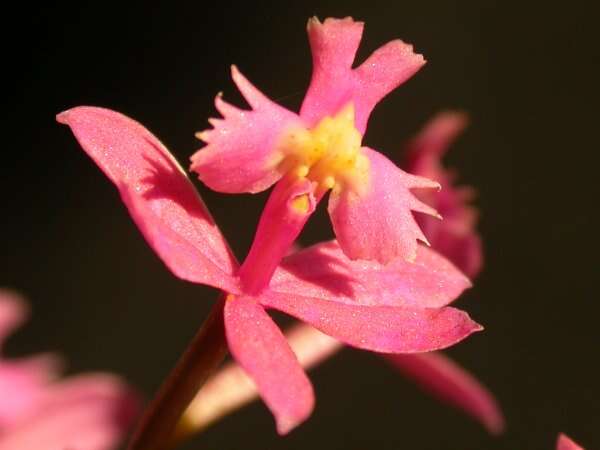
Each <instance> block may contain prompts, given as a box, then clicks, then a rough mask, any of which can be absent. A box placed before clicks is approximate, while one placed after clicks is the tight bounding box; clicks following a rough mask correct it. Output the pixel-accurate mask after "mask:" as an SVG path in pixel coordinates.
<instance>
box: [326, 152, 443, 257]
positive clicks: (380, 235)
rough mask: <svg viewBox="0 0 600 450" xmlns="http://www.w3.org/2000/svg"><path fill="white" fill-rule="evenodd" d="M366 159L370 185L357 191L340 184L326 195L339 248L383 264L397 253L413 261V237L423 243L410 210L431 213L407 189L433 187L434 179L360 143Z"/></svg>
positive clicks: (414, 246)
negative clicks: (403, 167)
mask: <svg viewBox="0 0 600 450" xmlns="http://www.w3.org/2000/svg"><path fill="white" fill-rule="evenodd" d="M363 151H364V153H365V155H366V156H367V157H368V158H369V161H370V170H369V185H368V188H367V190H366V192H364V193H362V194H360V195H359V194H357V193H355V192H354V191H352V190H349V189H344V190H341V191H340V192H335V191H334V192H332V193H331V196H330V197H329V215H330V216H331V221H332V223H333V229H334V231H335V235H336V237H337V240H338V242H339V243H340V246H341V247H342V249H343V250H344V253H346V255H348V256H349V257H350V258H351V259H368V260H376V261H379V262H380V263H383V264H387V263H389V262H390V261H392V260H394V259H396V258H404V259H407V260H409V261H414V259H415V258H416V256H417V240H420V241H422V242H427V239H426V238H425V236H424V235H423V233H422V232H421V229H420V228H419V225H418V224H417V222H416V221H415V218H414V217H413V215H412V212H411V210H412V211H418V212H422V213H425V214H430V215H436V213H435V211H434V210H433V209H432V208H430V207H428V206H427V205H425V204H424V203H422V202H421V201H419V200H417V198H416V197H415V196H414V195H413V194H412V192H411V191H410V189H415V188H436V187H439V185H438V184H437V183H436V182H433V181H430V180H427V179H426V178H421V177H417V176H414V175H410V174H408V173H406V172H403V171H402V170H400V169H399V168H398V167H396V165H395V164H394V163H392V162H391V161H390V160H389V159H387V158H386V157H385V156H383V155H382V154H380V153H378V152H376V151H375V150H372V149H370V148H367V147H364V148H363Z"/></svg>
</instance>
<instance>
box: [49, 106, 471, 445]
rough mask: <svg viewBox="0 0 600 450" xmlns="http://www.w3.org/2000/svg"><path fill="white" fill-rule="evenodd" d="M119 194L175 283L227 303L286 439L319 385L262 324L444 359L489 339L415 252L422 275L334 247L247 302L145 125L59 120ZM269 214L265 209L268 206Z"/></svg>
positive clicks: (206, 223) (322, 248) (452, 276)
mask: <svg viewBox="0 0 600 450" xmlns="http://www.w3.org/2000/svg"><path fill="white" fill-rule="evenodd" d="M58 120H59V121H60V122H62V123H66V124H68V125H69V126H70V127H71V129H72V130H73V132H74V134H75V136H76V137H77V139H78V140H79V142H80V144H81V145H82V147H83V149H84V150H85V151H86V152H87V153H88V154H89V155H90V156H91V157H92V158H93V160H94V161H95V162H96V163H97V164H98V165H99V167H100V168H101V169H102V170H103V171H104V173H105V174H106V175H107V176H108V177H109V178H110V179H111V180H112V181H113V182H114V183H115V184H116V185H117V187H118V188H119V191H120V193H121V197H122V199H123V201H124V202H125V204H126V206H127V208H128V209H129V212H130V214H131V216H132V217H133V219H134V221H135V222H136V224H137V225H138V227H139V228H140V230H141V231H142V233H143V235H144V236H145V238H146V240H147V242H148V243H149V244H150V246H151V247H152V248H153V249H154V250H155V251H156V252H157V254H158V255H159V256H160V257H161V259H162V260H163V262H164V263H165V264H166V265H167V266H168V267H169V268H170V269H171V271H172V272H173V273H174V274H175V275H176V276H178V277H180V278H182V279H184V280H188V281H192V282H195V283H201V284H207V285H211V286H214V287H217V288H219V289H221V290H223V291H225V292H226V293H227V295H228V301H226V303H225V312H224V314H225V328H226V334H227V340H228V343H229V347H230V350H231V353H232V354H233V356H234V358H235V359H236V360H237V361H238V362H239V363H240V365H241V366H242V367H243V368H244V370H245V371H246V373H247V374H248V375H249V376H250V377H251V378H252V379H253V380H254V382H255V383H256V385H257V386H258V389H259V391H260V393H261V396H262V398H263V400H264V401H265V403H266V404H267V406H269V408H270V409H271V411H272V412H273V413H274V415H275V417H276V420H277V427H278V430H279V432H280V433H286V432H287V431H289V430H290V429H291V428H293V427H294V426H296V425H298V424H299V423H301V422H302V421H303V420H304V419H306V417H308V415H309V414H310V412H311V411H312V408H313V404H314V396H313V391H312V387H311V385H310V382H309V381H308V379H307V377H306V375H305V374H304V371H303V370H302V368H301V366H300V365H299V363H298V361H297V360H296V357H295V355H294V353H293V351H292V350H291V349H290V347H289V345H288V344H287V342H286V340H285V337H284V336H283V334H282V333H281V331H280V330H279V329H278V328H277V326H276V325H275V323H274V322H273V321H272V320H271V318H270V317H269V315H268V314H267V313H266V312H265V308H274V309H278V310H280V311H283V312H285V313H288V314H290V315H292V316H294V317H297V318H299V319H300V320H303V321H305V322H307V323H309V324H311V325H313V326H314V327H316V328H318V329H320V330H321V331H323V332H324V333H326V334H329V335H331V336H333V337H335V338H336V339H339V340H341V341H343V342H345V343H347V344H349V345H352V346H355V347H359V348H363V349H367V350H372V351H377V352H384V353H414V352H423V351H430V350H435V349H439V348H444V347H447V346H449V345H452V344H454V343H456V342H458V341H460V340H461V339H463V338H465V337H466V336H468V335H469V334H471V333H472V332H474V331H477V330H480V329H481V327H480V326H479V325H477V324H476V323H474V322H473V321H472V320H471V319H470V318H469V317H468V315H467V314H465V313H464V312H462V311H459V310H457V309H454V308H450V307H446V305H447V304H448V303H450V302H451V301H452V300H453V299H455V298H456V297H457V296H458V295H459V294H460V293H461V292H462V291H463V290H464V289H465V288H466V287H468V286H470V282H469V280H468V279H467V278H466V277H465V276H464V275H463V274H462V273H460V272H459V271H458V270H457V269H456V268H455V267H454V266H453V265H452V264H451V263H449V262H448V261H447V260H445V258H443V257H442V256H440V255H438V254H437V253H435V252H434V251H432V250H430V249H428V248H427V247H424V246H418V247H417V253H416V258H415V261H414V263H409V262H406V261H405V260H404V259H397V260H395V261H393V262H392V263H390V264H389V265H387V266H380V265H379V264H378V263H376V262H369V261H351V260H350V259H348V258H347V257H346V256H345V254H344V253H343V251H341V249H340V247H339V245H338V244H337V243H336V242H328V243H323V244H319V245H316V246H313V247H310V248H308V249H306V250H304V251H302V252H300V253H297V254H294V255H292V256H290V257H287V258H285V259H284V261H283V263H282V264H281V265H280V266H279V267H278V268H277V270H276V271H275V274H274V276H273V280H272V282H271V285H270V286H269V288H267V289H264V290H263V291H262V292H261V293H260V294H258V295H255V294H249V293H248V292H247V291H246V290H245V288H244V285H243V284H242V283H241V282H240V280H239V277H238V276H237V273H238V265H237V262H236V260H235V258H234V257H233V255H232V253H231V251H230V250H229V247H228V245H227V242H226V241H225V239H224V237H223V236H222V235H221V233H220V232H219V230H218V228H217V226H216V225H215V223H214V221H213V219H212V218H211V216H210V214H209V212H208V211H207V209H206V207H205V205H204V203H203V202H202V200H201V199H200V197H199V196H198V193H197V192H196V190H195V189H194V187H193V185H192V184H191V183H190V181H189V179H188V178H187V177H186V175H185V173H184V171H183V170H182V169H181V168H180V166H179V165H178V164H177V162H176V161H175V159H174V158H173V157H172V156H171V154H170V153H169V152H168V150H167V149H166V148H165V147H164V146H163V145H162V144H161V143H160V142H159V141H158V139H157V138H155V137H154V136H153V135H152V134H151V133H150V132H148V131H147V130H146V129H145V128H143V127H142V126H141V125H140V124H138V123H137V122H134V121H133V120H131V119H129V118H127V117H125V116H123V115H121V114H119V113H116V112H113V111H109V110H106V109H101V108H94V107H78V108H74V109H71V110H69V111H66V112H64V113H62V114H60V115H59V116H58ZM267 208H268V206H267Z"/></svg>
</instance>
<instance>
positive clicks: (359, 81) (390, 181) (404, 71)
mask: <svg viewBox="0 0 600 450" xmlns="http://www.w3.org/2000/svg"><path fill="white" fill-rule="evenodd" d="M307 31H308V38H309V42H310V47H311V51H312V60H313V73H312V79H311V83H310V86H309V88H308V91H307V93H306V96H305V98H304V101H303V103H302V107H301V109H300V112H299V113H298V114H296V113H293V112H291V111H289V110H287V109H285V108H283V107H281V106H279V105H277V104H276V103H274V102H273V101H271V100H270V99H268V98H267V97H266V96H265V95H264V94H262V93H261V92H260V91H259V90H258V89H257V88H256V87H254V86H253V85H252V84H251V83H250V82H249V81H248V80H247V79H246V78H245V77H244V76H243V75H242V74H241V73H240V72H239V70H238V69H237V68H236V67H235V66H234V67H233V68H232V78H233V81H234V83H235V84H236V85H237V87H238V89H239V90H240V92H241V93H242V95H243V96H244V98H245V99H246V101H247V102H248V104H249V105H250V107H251V109H250V110H242V109H239V108H237V107H235V106H233V105H230V104H228V103H226V102H225V101H224V100H223V99H222V98H221V95H218V96H217V98H216V100H215V105H216V108H217V110H218V111H219V112H220V113H221V114H222V116H223V118H221V119H210V120H209V122H210V124H211V125H212V126H213V128H212V129H209V130H206V131H203V132H201V133H198V135H197V136H198V137H199V138H200V139H201V140H203V141H204V142H206V143H207V145H206V146H205V147H204V148H202V149H201V150H199V151H198V152H197V153H196V154H195V155H194V156H193V157H192V166H191V169H192V170H193V171H195V172H196V173H197V174H198V176H199V178H200V179H201V180H202V181H203V182H204V183H205V184H206V185H207V186H209V187H210V188H212V189H214V190H217V191H220V192H228V193H241V192H251V193H255V192H259V191H263V190H265V189H267V188H269V187H270V186H271V185H273V184H274V183H277V182H278V185H277V187H276V188H275V189H274V191H273V193H272V195H271V198H270V200H269V204H268V206H267V209H266V210H265V213H264V214H263V218H262V220H261V223H260V225H259V229H258V234H257V239H256V240H255V245H254V246H253V247H252V249H251V250H250V254H249V255H248V258H247V259H246V261H245V263H244V265H243V266H242V268H241V272H240V277H241V279H242V281H245V280H244V278H245V274H246V272H247V271H249V272H252V277H251V278H252V281H253V282H252V283H251V289H255V290H260V289H261V288H263V287H265V286H266V285H267V284H268V281H269V279H270V276H271V274H272V273H273V271H274V270H275V268H276V267H277V265H278V263H279V261H280V260H281V257H282V256H283V255H284V254H285V250H286V249H287V247H288V246H289V245H290V243H291V242H293V241H294V239H295V238H296V237H297V236H298V234H299V233H300V230H301V229H302V226H303V225H304V223H305V221H306V219H307V218H308V216H309V215H310V214H311V213H312V212H313V211H314V208H315V205H316V203H317V202H319V201H320V200H321V198H322V197H323V196H324V195H325V194H326V193H327V192H328V191H330V190H331V195H330V198H329V207H328V209H329V214H330V216H331V221H332V223H333V228H334V231H335V234H336V236H337V240H338V242H339V244H340V247H341V248H342V250H343V251H344V253H345V254H346V255H347V256H348V257H350V258H351V259H366V260H376V261H378V262H381V263H385V264H387V263H389V262H390V261H393V260H394V259H396V258H403V259H407V260H411V261H412V260H414V258H415V257H416V254H417V240H420V241H422V242H427V241H426V239H425V237H424V235H423V234H422V232H421V230H420V229H419V226H418V225H417V223H416V222H415V219H414V218H413V215H412V212H411V211H418V212H422V213H426V214H430V215H433V216H437V214H436V212H435V211H434V210H433V209H432V208H430V207H428V206H427V205H425V204H424V203H422V202H420V201H419V200H417V198H416V197H415V196H413V194H412V193H411V189H414V188H439V185H438V184H437V183H436V182H433V181H430V180H428V179H426V178H423V177H419V176H414V175H410V174H408V173H405V172H403V171H402V170H400V169H399V168H398V167H396V166H395V165H394V164H393V163H392V162H391V161H390V160H388V159H387V158H386V157H385V156H383V155H382V154H380V153H378V152H376V151H374V150H372V149H370V148H368V147H365V146H363V145H362V138H363V135H364V133H365V130H366V128H367V121H368V118H369V115H370V114H371V111H372V110H373V108H374V107H375V105H376V104H377V103H378V102H379V101H380V100H381V99H382V98H383V97H384V96H386V95H387V94H388V93H389V92H391V91H392V90H393V89H395V88H396V87H397V86H399V85H400V84H402V83H403V82H404V81H406V80H407V79H408V78H410V77H411V76H412V75H413V74H414V73H415V72H416V71H417V70H419V69H420V68H421V67H422V66H423V64H424V63H425V60H424V59H423V57H422V56H421V55H419V54H416V53H414V52H413V48H412V46H411V45H409V44H406V43H404V42H402V41H400V40H394V41H391V42H389V43H387V44H386V45H384V46H382V47H380V48H379V49H377V50H376V51H375V52H373V53H372V54H371V56H370V57H369V58H367V60H366V61H364V62H363V63H362V64H361V65H359V66H358V67H357V68H352V65H353V62H354V58H355V55H356V51H357V49H358V46H359V44H360V40H361V37H362V31H363V23H362V22H355V21H354V20H352V19H351V18H349V17H348V18H345V19H327V20H325V21H324V22H323V23H321V22H319V20H318V19H317V18H312V19H310V20H309V21H308V26H307ZM299 211H301V212H302V214H300V215H299V214H298V212H299ZM290 217H294V218H295V220H294V219H290ZM263 235H264V237H263ZM262 240H268V241H269V242H270V245H269V252H268V255H267V256H265V249H264V246H265V245H264V243H263V242H262ZM259 260H260V262H261V263H260V267H261V271H262V276H261V277H260V282H257V279H258V277H257V275H256V270H257V262H258V261H259Z"/></svg>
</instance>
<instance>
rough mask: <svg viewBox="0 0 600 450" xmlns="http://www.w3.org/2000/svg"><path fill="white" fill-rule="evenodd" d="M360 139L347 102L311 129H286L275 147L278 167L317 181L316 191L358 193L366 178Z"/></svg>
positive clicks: (367, 174) (367, 166)
mask: <svg viewBox="0 0 600 450" xmlns="http://www.w3.org/2000/svg"><path fill="white" fill-rule="evenodd" d="M361 139H362V136H361V134H360V132H359V131H358V130H357V129H356V127H355V126H354V106H353V105H352V103H350V104H348V105H347V106H346V107H344V108H343V109H341V110H340V112H338V113H337V114H336V115H334V116H327V117H325V118H323V119H321V121H320V122H319V123H318V124H317V125H316V126H315V127H314V128H312V129H306V128H299V127H298V128H293V129H291V130H288V131H287V132H286V133H285V134H284V136H283V137H282V139H281V140H280V142H279V145H278V147H277V148H278V152H277V155H278V160H279V168H280V170H281V171H282V172H284V173H291V174H294V175H296V176H297V177H298V178H304V177H306V178H308V179H309V180H311V181H314V182H316V183H317V184H318V188H317V189H319V190H327V189H336V190H340V189H343V188H350V189H352V190H353V191H355V192H356V193H358V194H360V193H361V191H362V190H363V189H364V186H365V185H366V183H367V181H368V177H369V160H368V158H367V157H366V156H365V155H364V154H363V153H362V151H361Z"/></svg>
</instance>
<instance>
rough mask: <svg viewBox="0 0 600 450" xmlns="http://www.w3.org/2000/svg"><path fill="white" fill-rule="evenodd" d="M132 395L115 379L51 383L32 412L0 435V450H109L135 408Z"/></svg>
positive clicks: (92, 377) (85, 377) (84, 378)
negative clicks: (69, 449) (71, 449)
mask: <svg viewBox="0 0 600 450" xmlns="http://www.w3.org/2000/svg"><path fill="white" fill-rule="evenodd" d="M138 406H139V405H138V399H137V396H136V395H134V394H132V392H131V391H130V390H129V389H128V388H127V387H126V386H125V385H124V384H123V383H122V382H121V381H120V380H119V379H118V378H115V377H112V376H108V375H101V374H90V375H81V376H78V377H76V378H71V379H66V380H65V381H63V382H61V383H58V384H56V385H53V386H52V387H51V388H49V389H48V391H47V392H46V394H45V398H44V399H43V400H42V402H41V403H40V405H39V408H37V409H36V412H35V413H34V414H31V415H29V416H28V417H27V418H26V419H25V420H23V421H22V422H21V423H19V424H18V425H16V426H14V427H12V428H11V430H10V432H9V433H5V434H2V435H1V436H0V450H38V449H42V448H43V449H68V448H73V449H86V450H110V449H113V448H115V447H116V446H117V444H118V443H119V441H120V440H121V439H122V438H123V437H124V432H125V430H126V429H127V428H128V427H129V426H130V424H131V423H132V421H133V419H134V418H135V414H136V413H137V410H138Z"/></svg>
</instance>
